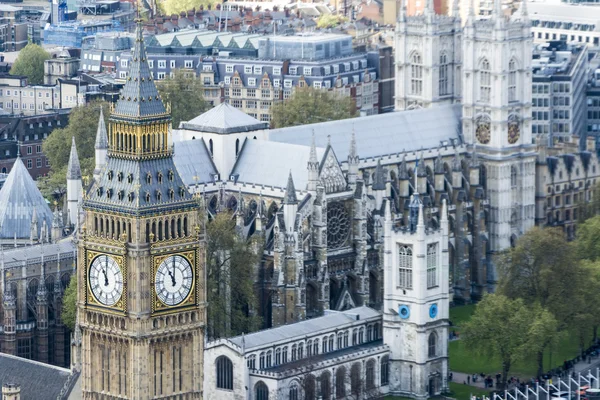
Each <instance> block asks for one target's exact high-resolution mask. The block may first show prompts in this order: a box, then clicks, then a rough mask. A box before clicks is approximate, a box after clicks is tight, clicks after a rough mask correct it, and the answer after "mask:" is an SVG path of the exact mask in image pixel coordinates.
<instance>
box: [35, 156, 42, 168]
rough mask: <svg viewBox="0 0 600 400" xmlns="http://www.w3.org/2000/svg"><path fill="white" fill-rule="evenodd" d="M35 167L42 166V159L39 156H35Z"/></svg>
mask: <svg viewBox="0 0 600 400" xmlns="http://www.w3.org/2000/svg"><path fill="white" fill-rule="evenodd" d="M35 167H36V168H42V159H41V158H36V160H35Z"/></svg>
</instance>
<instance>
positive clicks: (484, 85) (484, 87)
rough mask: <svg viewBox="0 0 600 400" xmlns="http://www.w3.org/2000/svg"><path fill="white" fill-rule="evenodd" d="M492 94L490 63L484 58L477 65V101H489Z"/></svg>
mask: <svg viewBox="0 0 600 400" xmlns="http://www.w3.org/2000/svg"><path fill="white" fill-rule="evenodd" d="M491 94H492V76H491V72H490V63H489V61H488V60H486V59H484V60H483V61H482V62H481V65H480V67H479V101H482V102H484V103H489V102H490V99H491Z"/></svg>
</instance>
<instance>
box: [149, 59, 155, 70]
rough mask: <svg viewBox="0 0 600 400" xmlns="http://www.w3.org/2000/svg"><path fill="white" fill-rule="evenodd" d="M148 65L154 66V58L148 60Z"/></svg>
mask: <svg viewBox="0 0 600 400" xmlns="http://www.w3.org/2000/svg"><path fill="white" fill-rule="evenodd" d="M148 66H149V67H150V68H154V60H148Z"/></svg>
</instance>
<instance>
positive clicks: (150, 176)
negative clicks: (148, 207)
mask: <svg viewBox="0 0 600 400" xmlns="http://www.w3.org/2000/svg"><path fill="white" fill-rule="evenodd" d="M146 183H147V184H148V185H151V184H152V174H151V173H150V172H148V173H147V174H146Z"/></svg>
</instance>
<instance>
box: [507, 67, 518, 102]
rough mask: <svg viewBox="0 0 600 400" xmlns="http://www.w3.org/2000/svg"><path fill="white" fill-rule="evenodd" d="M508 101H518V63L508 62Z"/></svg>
mask: <svg viewBox="0 0 600 400" xmlns="http://www.w3.org/2000/svg"><path fill="white" fill-rule="evenodd" d="M508 101H517V63H516V61H515V60H510V62H509V63H508Z"/></svg>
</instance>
